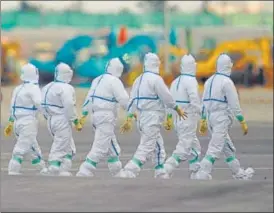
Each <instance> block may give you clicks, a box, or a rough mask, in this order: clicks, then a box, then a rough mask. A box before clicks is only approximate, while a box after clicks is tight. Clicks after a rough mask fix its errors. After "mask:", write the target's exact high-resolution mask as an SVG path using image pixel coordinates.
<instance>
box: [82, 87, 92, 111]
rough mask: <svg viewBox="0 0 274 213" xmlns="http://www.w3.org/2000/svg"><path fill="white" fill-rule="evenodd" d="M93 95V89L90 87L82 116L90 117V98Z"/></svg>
mask: <svg viewBox="0 0 274 213" xmlns="http://www.w3.org/2000/svg"><path fill="white" fill-rule="evenodd" d="M91 95H92V89H91V87H90V89H89V91H88V94H87V96H86V98H85V102H84V103H83V105H82V115H85V116H86V115H88V113H89V104H90V96H91Z"/></svg>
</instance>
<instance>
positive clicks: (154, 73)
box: [117, 53, 176, 178]
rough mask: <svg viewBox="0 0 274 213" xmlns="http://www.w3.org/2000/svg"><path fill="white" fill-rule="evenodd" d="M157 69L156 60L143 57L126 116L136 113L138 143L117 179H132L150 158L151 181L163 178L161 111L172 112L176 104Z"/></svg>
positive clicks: (158, 63)
mask: <svg viewBox="0 0 274 213" xmlns="http://www.w3.org/2000/svg"><path fill="white" fill-rule="evenodd" d="M159 67H160V60H159V58H158V56H157V55H156V54H153V53H148V54H146V55H145V60H144V72H143V73H142V74H141V75H140V76H139V77H138V78H137V79H136V80H135V81H134V83H133V86H132V91H131V95H130V102H129V106H128V112H129V113H134V112H135V110H136V109H137V111H138V121H137V126H138V129H139V131H140V134H141V141H140V144H139V146H138V148H137V150H136V152H135V154H134V156H133V158H132V159H131V160H130V161H129V162H128V163H127V164H126V165H125V167H124V169H123V170H121V172H120V173H119V174H118V175H117V177H122V178H135V177H136V176H137V175H138V174H139V172H140V170H141V168H142V166H143V165H144V163H145V162H146V161H147V160H148V159H149V158H151V157H153V161H154V164H155V177H160V176H162V175H164V174H165V172H164V168H163V164H164V161H165V158H166V152H165V148H164V141H163V138H162V136H161V133H160V129H161V126H162V123H163V122H164V119H165V108H175V107H176V103H175V101H174V100H173V98H172V96H171V94H170V92H169V90H168V88H167V86H166V84H165V82H164V80H163V79H162V77H161V76H160V75H159Z"/></svg>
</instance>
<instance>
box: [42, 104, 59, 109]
mask: <svg viewBox="0 0 274 213" xmlns="http://www.w3.org/2000/svg"><path fill="white" fill-rule="evenodd" d="M41 105H42V106H51V107H57V108H60V109H62V108H64V107H63V106H59V105H56V104H47V103H42V104H41Z"/></svg>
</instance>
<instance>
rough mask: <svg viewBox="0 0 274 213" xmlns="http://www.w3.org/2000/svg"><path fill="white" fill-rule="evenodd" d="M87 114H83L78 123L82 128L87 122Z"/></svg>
mask: <svg viewBox="0 0 274 213" xmlns="http://www.w3.org/2000/svg"><path fill="white" fill-rule="evenodd" d="M87 116H88V112H83V113H82V117H81V118H80V120H79V123H80V124H81V125H82V126H84V125H85V123H86V120H87Z"/></svg>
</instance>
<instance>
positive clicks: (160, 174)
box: [154, 165, 170, 179]
mask: <svg viewBox="0 0 274 213" xmlns="http://www.w3.org/2000/svg"><path fill="white" fill-rule="evenodd" d="M154 178H160V179H169V178H170V176H169V174H168V173H167V172H166V170H165V168H164V165H158V166H156V167H155V172H154Z"/></svg>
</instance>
